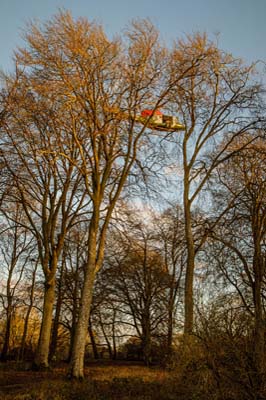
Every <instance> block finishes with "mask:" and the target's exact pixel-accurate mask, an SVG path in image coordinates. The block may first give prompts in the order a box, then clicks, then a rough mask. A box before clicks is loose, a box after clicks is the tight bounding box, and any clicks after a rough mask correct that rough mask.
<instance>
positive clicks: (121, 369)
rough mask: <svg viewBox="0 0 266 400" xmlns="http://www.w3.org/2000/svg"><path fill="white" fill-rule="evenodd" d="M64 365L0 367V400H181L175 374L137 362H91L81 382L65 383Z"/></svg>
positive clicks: (10, 365)
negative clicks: (46, 368) (39, 368)
mask: <svg viewBox="0 0 266 400" xmlns="http://www.w3.org/2000/svg"><path fill="white" fill-rule="evenodd" d="M67 368H68V367H67V364H60V365H56V366H54V367H53V369H51V370H49V371H38V372H35V371H25V365H19V364H14V363H12V362H8V363H5V364H1V365H0V400H11V399H12V400H133V399H134V400H177V399H178V400H179V399H180V400H181V399H185V393H184V394H183V395H182V390H181V391H180V387H179V385H178V384H177V381H178V379H176V377H175V376H174V375H175V374H173V373H170V372H169V371H166V370H163V369H160V368H159V367H150V368H148V367H145V366H143V365H141V363H137V362H119V361H117V362H108V361H101V362H92V363H89V364H88V365H87V366H86V369H85V379H84V380H83V381H82V382H76V381H70V380H68V379H67Z"/></svg>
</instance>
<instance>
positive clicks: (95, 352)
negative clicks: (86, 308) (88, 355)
mask: <svg viewBox="0 0 266 400" xmlns="http://www.w3.org/2000/svg"><path fill="white" fill-rule="evenodd" d="M88 329H89V335H90V340H91V345H92V351H93V356H94V358H95V360H98V359H99V353H98V349H97V344H96V341H95V337H94V333H93V330H92V325H91V321H89V327H88Z"/></svg>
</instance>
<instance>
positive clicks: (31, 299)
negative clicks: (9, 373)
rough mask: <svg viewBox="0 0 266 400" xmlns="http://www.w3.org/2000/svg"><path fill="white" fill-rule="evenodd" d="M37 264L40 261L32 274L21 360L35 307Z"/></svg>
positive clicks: (21, 345)
mask: <svg viewBox="0 0 266 400" xmlns="http://www.w3.org/2000/svg"><path fill="white" fill-rule="evenodd" d="M37 266H38V263H36V265H35V268H34V271H33V274H32V284H31V289H30V304H29V306H28V309H27V312H26V316H25V322H24V326H23V334H22V339H21V344H20V351H19V359H20V360H23V359H24V356H25V346H26V339H27V333H28V326H29V319H30V314H31V310H32V308H33V301H34V289H35V279H36V272H37Z"/></svg>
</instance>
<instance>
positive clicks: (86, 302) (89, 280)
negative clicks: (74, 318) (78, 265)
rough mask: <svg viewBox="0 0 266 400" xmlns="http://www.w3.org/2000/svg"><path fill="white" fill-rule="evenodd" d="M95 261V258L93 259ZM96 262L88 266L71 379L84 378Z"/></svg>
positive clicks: (74, 346) (74, 345)
mask: <svg viewBox="0 0 266 400" xmlns="http://www.w3.org/2000/svg"><path fill="white" fill-rule="evenodd" d="M93 258H94V259H95V257H93ZM95 273H96V270H95V262H89V263H88V265H87V266H86V271H85V279H84V286H83V290H82V296H81V305H80V309H79V318H78V322H77V325H76V329H75V337H74V343H73V351H72V355H71V361H70V377H72V378H76V379H83V378H84V356H85V346H86V339H87V334H88V324H89V315H90V308H91V301H92V293H93V287H94V279H95Z"/></svg>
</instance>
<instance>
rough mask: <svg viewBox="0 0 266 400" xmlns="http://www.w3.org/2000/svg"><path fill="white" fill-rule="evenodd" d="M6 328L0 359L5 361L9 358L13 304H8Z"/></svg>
mask: <svg viewBox="0 0 266 400" xmlns="http://www.w3.org/2000/svg"><path fill="white" fill-rule="evenodd" d="M6 315H7V317H6V330H5V337H4V344H3V348H2V353H1V358H0V360H1V361H3V362H5V361H6V360H7V355H8V351H9V342H10V332H11V319H12V312H11V304H8V306H7V312H6Z"/></svg>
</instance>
